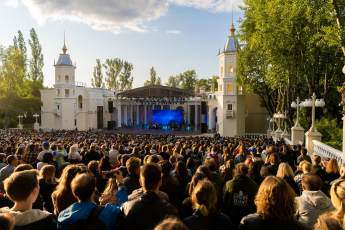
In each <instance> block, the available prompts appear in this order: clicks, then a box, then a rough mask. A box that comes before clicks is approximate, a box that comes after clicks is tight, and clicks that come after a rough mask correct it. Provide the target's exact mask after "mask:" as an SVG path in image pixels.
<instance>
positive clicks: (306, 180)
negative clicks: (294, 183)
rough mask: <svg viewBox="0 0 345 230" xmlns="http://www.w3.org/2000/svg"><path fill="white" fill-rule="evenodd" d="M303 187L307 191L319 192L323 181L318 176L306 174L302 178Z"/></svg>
mask: <svg viewBox="0 0 345 230" xmlns="http://www.w3.org/2000/svg"><path fill="white" fill-rule="evenodd" d="M302 185H303V187H304V188H305V190H308V191H319V190H320V189H321V186H322V181H321V179H320V177H319V176H318V175H315V174H312V173H306V174H304V175H303V177H302Z"/></svg>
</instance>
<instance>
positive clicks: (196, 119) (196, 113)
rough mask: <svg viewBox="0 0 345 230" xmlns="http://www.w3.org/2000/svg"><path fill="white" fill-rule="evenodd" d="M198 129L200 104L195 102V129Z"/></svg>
mask: <svg viewBox="0 0 345 230" xmlns="http://www.w3.org/2000/svg"><path fill="white" fill-rule="evenodd" d="M197 129H198V104H195V112H194V130H197Z"/></svg>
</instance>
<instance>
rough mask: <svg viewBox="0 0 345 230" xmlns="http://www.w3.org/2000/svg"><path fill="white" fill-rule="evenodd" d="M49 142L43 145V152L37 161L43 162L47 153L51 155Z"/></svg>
mask: <svg viewBox="0 0 345 230" xmlns="http://www.w3.org/2000/svg"><path fill="white" fill-rule="evenodd" d="M49 147H50V146H49V142H48V141H44V142H43V143H42V149H43V150H42V151H41V152H40V153H39V154H38V155H37V161H43V157H44V155H45V154H46V153H48V154H51V151H50V150H49V149H50V148H49Z"/></svg>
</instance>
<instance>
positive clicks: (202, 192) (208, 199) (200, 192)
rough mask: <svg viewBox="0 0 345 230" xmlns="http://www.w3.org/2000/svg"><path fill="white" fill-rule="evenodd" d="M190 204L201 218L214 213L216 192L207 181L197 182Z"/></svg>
mask: <svg viewBox="0 0 345 230" xmlns="http://www.w3.org/2000/svg"><path fill="white" fill-rule="evenodd" d="M192 204H193V207H194V208H195V209H196V210H198V211H200V213H201V215H203V216H208V215H209V214H210V213H213V212H215V210H216V204H217V192H216V189H215V187H214V185H213V184H212V182H210V181H209V180H207V179H204V180H201V181H199V182H198V184H197V185H196V187H195V188H194V190H193V193H192Z"/></svg>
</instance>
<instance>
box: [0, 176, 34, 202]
mask: <svg viewBox="0 0 345 230" xmlns="http://www.w3.org/2000/svg"><path fill="white" fill-rule="evenodd" d="M4 188H5V192H6V194H7V196H8V197H9V198H10V199H11V200H12V201H14V202H21V201H26V200H27V199H28V198H29V197H30V195H31V194H32V192H33V191H34V190H35V189H37V191H36V192H37V193H36V194H34V195H35V196H36V198H37V195H38V193H39V187H38V180H37V171H36V170H34V169H32V170H25V171H22V172H14V173H12V175H10V176H9V177H8V178H7V179H6V180H5V181H4ZM36 198H34V199H33V201H32V202H34V201H35V200H36Z"/></svg>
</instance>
